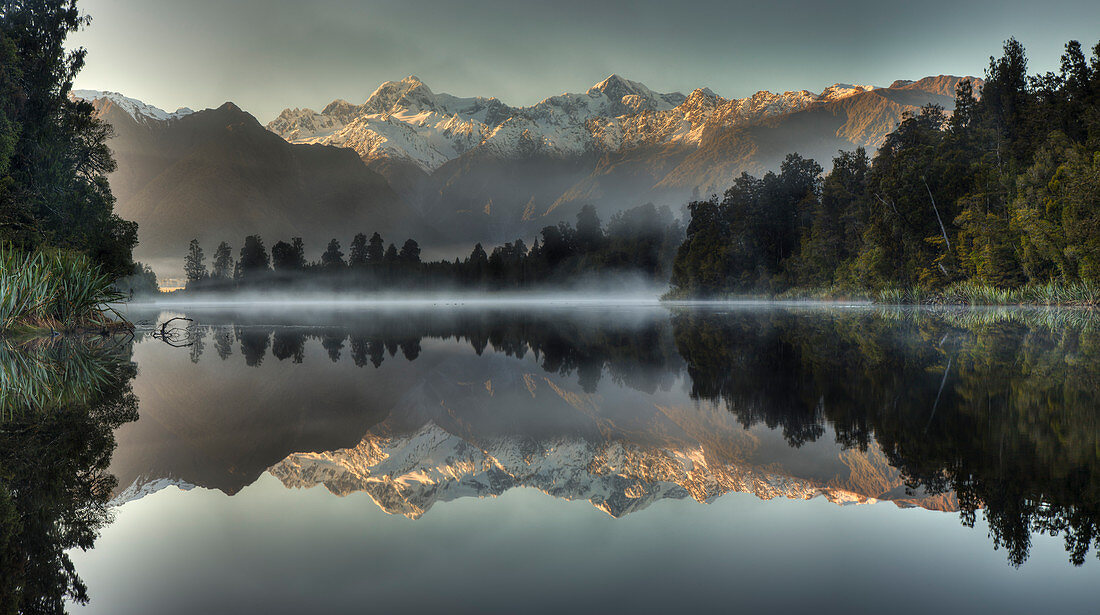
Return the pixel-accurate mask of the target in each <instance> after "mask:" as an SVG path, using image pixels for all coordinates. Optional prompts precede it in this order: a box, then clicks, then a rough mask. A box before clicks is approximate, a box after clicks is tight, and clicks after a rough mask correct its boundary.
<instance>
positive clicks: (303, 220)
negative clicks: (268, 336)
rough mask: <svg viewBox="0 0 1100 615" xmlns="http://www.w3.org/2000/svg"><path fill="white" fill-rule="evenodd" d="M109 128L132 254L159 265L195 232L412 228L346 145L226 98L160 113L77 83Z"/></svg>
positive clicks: (165, 265) (236, 234)
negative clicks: (284, 133) (277, 128)
mask: <svg viewBox="0 0 1100 615" xmlns="http://www.w3.org/2000/svg"><path fill="white" fill-rule="evenodd" d="M76 94H77V95H79V96H81V97H84V98H86V99H89V100H91V101H92V102H93V105H94V106H95V108H96V111H97V113H98V114H99V116H100V117H102V118H103V119H105V120H106V121H108V122H109V123H110V124H111V125H112V126H113V127H114V131H115V137H114V138H113V139H112V140H111V141H110V146H111V148H112V150H113V151H114V154H115V158H116V160H117V161H118V170H117V171H116V172H115V173H113V174H112V175H111V177H110V181H111V188H112V190H113V191H114V194H115V196H116V198H117V199H118V202H117V205H116V211H117V212H118V214H119V215H121V216H122V217H123V218H126V219H128V220H135V221H137V222H138V224H139V238H140V244H139V245H138V247H137V249H136V250H135V258H137V259H138V260H141V261H144V262H147V263H152V264H153V265H154V267H155V268H156V269H157V270H158V271H162V272H163V271H165V270H175V269H179V268H180V263H181V262H182V258H183V255H184V254H185V253H186V250H187V244H188V242H189V241H190V240H191V239H192V238H198V239H199V240H200V241H201V242H202V243H203V246H204V247H205V248H206V250H207V254H208V255H209V254H212V252H213V249H214V247H215V246H216V245H217V243H218V242H219V241H222V240H226V241H229V242H230V244H231V245H232V246H233V247H234V248H235V249H239V248H240V245H241V242H242V240H243V238H244V237H245V236H246V235H250V234H255V233H258V234H261V235H262V236H263V237H264V238H265V239H266V240H267V243H268V246H269V247H270V245H271V244H273V243H274V241H275V240H277V239H285V238H289V237H291V236H302V237H304V238H305V240H306V244H307V246H308V247H310V248H312V249H313V250H317V251H319V250H320V249H321V248H322V247H323V244H324V243H327V241H328V240H329V239H330V238H332V237H333V236H340V237H341V239H342V240H345V241H346V238H344V237H343V235H344V234H345V233H344V231H345V230H346V229H349V228H350V229H362V230H364V231H367V230H379V231H383V232H386V231H392V230H394V229H397V228H400V227H415V228H420V226H421V225H420V224H419V223H418V222H416V221H415V220H412V219H410V217H415V216H414V215H413V214H411V211H412V210H411V209H410V208H409V207H408V206H407V205H405V204H404V203H403V202H402V200H401V199H400V197H398V196H397V195H396V194H395V193H394V192H393V191H392V190H391V189H390V187H389V185H388V184H387V182H386V180H385V179H384V178H382V177H381V176H379V175H378V174H377V173H375V172H374V171H372V170H370V169H369V168H367V167H366V166H364V165H363V163H362V162H361V161H360V160H359V157H358V156H356V155H355V153H354V152H352V151H350V150H347V149H342V148H338V147H330V146H323V145H295V144H290V143H287V142H286V141H285V140H283V139H281V138H280V137H278V136H276V135H274V134H272V133H271V132H269V131H267V130H265V129H264V127H263V126H262V125H261V124H260V123H259V122H258V121H256V119H255V118H254V117H253V116H252V115H250V114H248V113H246V112H244V111H242V110H241V109H240V108H238V107H237V106H236V105H234V104H232V103H226V104H224V105H222V106H221V107H219V108H217V109H206V110H203V111H197V112H192V111H190V110H188V109H181V110H179V111H176V112H174V113H166V112H164V111H162V110H160V109H157V108H156V107H152V106H150V105H146V104H145V103H141V102H140V101H136V100H133V99H129V98H126V97H123V96H121V95H119V94H115V93H109V92H108V93H100V92H89V91H81V92H77V93H76Z"/></svg>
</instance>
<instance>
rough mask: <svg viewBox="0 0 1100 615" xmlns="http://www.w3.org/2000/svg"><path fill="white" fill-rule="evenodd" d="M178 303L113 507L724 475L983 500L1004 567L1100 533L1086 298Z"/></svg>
mask: <svg viewBox="0 0 1100 615" xmlns="http://www.w3.org/2000/svg"><path fill="white" fill-rule="evenodd" d="M187 315H188V316H190V317H192V318H194V319H195V322H196V323H197V324H196V325H195V326H193V327H192V328H191V330H190V332H189V335H188V341H189V342H190V343H191V344H192V345H190V346H189V347H187V348H185V349H176V348H171V347H168V346H166V345H163V344H160V343H158V342H156V341H154V340H149V339H147V338H146V339H143V340H142V341H141V342H140V343H139V344H137V346H136V349H135V356H136V360H137V362H138V363H139V365H140V366H141V368H142V374H141V375H140V376H139V377H138V379H137V380H136V381H135V385H134V387H135V391H136V393H137V394H138V397H139V398H140V399H141V408H142V420H140V421H137V422H135V423H131V424H129V425H126V426H123V427H122V428H121V429H119V430H118V432H117V436H118V439H119V443H120V444H119V450H118V453H117V454H116V456H115V459H114V462H113V464H112V467H111V469H112V472H114V473H115V474H116V475H117V476H118V477H119V480H120V482H119V485H120V486H119V488H118V490H117V491H116V494H115V501H116V502H118V503H121V502H124V501H129V500H133V499H136V498H140V497H142V496H143V495H145V494H148V493H151V492H154V491H156V490H158V489H160V488H163V487H165V486H168V485H178V486H181V487H183V488H189V487H191V486H201V487H208V488H215V489H220V490H222V491H224V492H225V493H228V494H235V493H237V492H238V491H240V490H241V489H242V488H243V487H245V486H247V485H249V484H251V483H252V482H254V481H255V480H257V478H258V477H259V476H260V475H261V474H263V473H264V472H269V473H271V474H272V475H274V476H275V477H277V478H278V479H279V480H280V481H282V482H283V484H285V485H286V486H288V487H311V486H315V485H319V484H323V485H324V486H325V487H326V488H327V489H328V490H329V491H331V492H333V493H335V494H338V495H346V494H350V493H353V492H365V493H367V494H369V495H370V497H371V498H372V499H373V500H374V501H375V502H376V503H377V504H378V506H380V507H382V508H383V509H384V510H386V511H387V512H390V513H394V514H401V515H405V516H408V517H410V518H418V517H421V516H422V515H424V514H426V513H428V511H429V510H430V509H431V507H432V506H433V504H435V503H437V502H441V501H448V500H453V499H456V498H463V497H471V496H472V497H485V496H495V495H500V494H502V493H504V492H505V491H507V490H509V489H512V488H514V487H520V486H526V487H533V488H536V489H539V490H541V491H544V492H545V493H548V494H551V495H553V496H556V497H560V498H565V499H579V500H587V501H589V502H591V503H592V504H593V505H594V506H596V507H598V508H600V509H601V510H604V511H606V512H607V513H608V514H610V515H612V516H616V517H619V516H622V515H626V514H628V513H632V512H634V511H638V510H641V509H644V508H645V507H647V506H648V505H650V504H651V503H652V502H654V501H657V500H662V499H668V498H676V499H686V498H692V499H695V500H698V501H700V502H709V501H713V499H714V498H716V497H719V496H721V495H722V494H724V493H727V492H731V491H734V492H747V493H753V494H755V495H756V496H758V497H761V498H772V497H777V496H784V497H788V498H811V497H815V496H819V495H820V496H824V497H826V498H828V499H829V500H831V501H834V502H838V503H853V502H855V503H860V502H868V501H874V500H891V501H893V502H895V503H897V504H898V505H899V506H905V507H909V506H919V507H923V508H929V509H936V510H948V511H957V513H958V514H959V515H960V516H961V519H962V521H963V523H964V524H967V525H973V524H974V523H975V521H976V520H977V518H978V515H979V511H981V512H980V514H981V515H983V516H984V518H985V519H986V520H987V521H988V523H989V526H990V538H991V540H992V543H993V546H994V547H995V548H998V549H999V548H1002V547H1003V548H1004V549H1005V550H1006V551H1007V554H1008V559H1009V561H1010V562H1011V563H1012V564H1013V565H1016V566H1019V565H1021V564H1022V563H1023V562H1024V561H1025V560H1026V559H1027V558H1028V554H1029V551H1030V547H1031V540H1032V536H1033V535H1035V534H1058V535H1060V536H1062V537H1063V538H1064V540H1065V545H1066V550H1067V552H1068V554H1069V559H1070V561H1071V562H1072V563H1074V564H1076V565H1080V564H1082V563H1083V562H1084V561H1085V559H1086V556H1087V554H1088V552H1089V550H1090V548H1093V547H1096V546H1097V544H1098V542H1100V535H1098V534H1097V529H1096V528H1097V521H1098V520H1100V497H1098V494H1100V488H1098V487H1100V485H1098V484H1097V476H1098V472H1097V468H1098V462H1100V441H1098V439H1100V410H1098V404H1097V399H1096V396H1097V391H1098V390H1100V387H1098V384H1100V383H1098V379H1100V345H1098V342H1100V334H1098V332H1097V331H1098V329H1097V320H1096V318H1095V317H1094V316H1093V315H1092V314H1091V313H1088V312H1076V311H1053V310H972V311H952V310H940V311H936V310H889V309H871V308H851V309H822V308H784V307H766V308H762V307H759V306H757V307H753V308H733V309H730V308H705V307H704V308H675V309H672V310H669V309H665V308H647V309H642V308H635V309H628V310H600V309H591V308H590V309H580V310H566V309H555V310H527V311H524V312H517V311H515V310H503V309H502V310H487V309H481V308H479V309H477V310H473V309H427V310H416V311H405V312H402V313H394V312H390V311H385V310H368V311H366V312H360V313H351V312H333V313H327V314H320V315H317V314H312V315H306V314H305V313H302V312H293V311H292V312H286V311H284V312H279V311H272V312H270V313H263V312H262V311H261V312H260V313H257V312H255V311H251V312H249V313H241V312H219V311H216V310H194V311H191V312H189V313H188V314H187ZM134 316H135V318H142V317H144V318H147V319H149V320H154V319H156V318H157V316H158V315H157V314H152V313H151V314H147V315H142V314H140V313H136V314H135V315H134ZM166 317H167V315H159V319H160V321H163V320H164V319H165V318H166Z"/></svg>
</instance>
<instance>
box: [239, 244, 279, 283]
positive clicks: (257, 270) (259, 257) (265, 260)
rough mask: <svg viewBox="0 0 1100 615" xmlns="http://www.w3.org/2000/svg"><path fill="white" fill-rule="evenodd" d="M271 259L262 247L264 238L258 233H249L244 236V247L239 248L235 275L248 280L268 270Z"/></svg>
mask: <svg viewBox="0 0 1100 615" xmlns="http://www.w3.org/2000/svg"><path fill="white" fill-rule="evenodd" d="M270 264H271V259H270V258H269V257H268V255H267V248H265V247H264V240H263V238H261V237H260V236H259V235H249V236H248V237H245V238H244V247H242V248H241V255H240V259H239V260H238V261H237V268H236V272H235V274H234V275H235V277H237V278H238V279H242V280H248V279H252V278H255V277H257V276H259V275H262V274H264V273H266V272H267V271H269V269H268V267H269V265H270Z"/></svg>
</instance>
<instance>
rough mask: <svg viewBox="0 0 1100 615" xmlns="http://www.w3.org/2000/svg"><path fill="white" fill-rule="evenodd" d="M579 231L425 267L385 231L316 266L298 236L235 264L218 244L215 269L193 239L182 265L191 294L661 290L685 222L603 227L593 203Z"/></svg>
mask: <svg viewBox="0 0 1100 615" xmlns="http://www.w3.org/2000/svg"><path fill="white" fill-rule="evenodd" d="M576 220H577V221H576V224H575V225H573V224H570V223H567V222H561V223H559V224H557V225H553V226H546V227H544V228H543V229H542V231H541V232H540V233H539V236H538V237H536V238H535V240H534V241H533V243H532V245H531V246H530V247H528V246H527V243H526V242H525V241H524V240H523V239H516V240H515V241H512V242H508V243H505V244H503V245H500V246H496V247H494V248H492V250H491V251H489V252H487V251H486V250H485V248H484V247H483V246H482V245H481V244H480V243H478V244H476V245H475V246H474V247H473V249H472V250H471V251H470V253H469V255H468V256H466V257H465V258H455V259H454V260H438V261H424V260H423V259H422V258H421V248H420V244H419V243H417V241H416V240H414V239H407V240H405V242H404V243H403V244H402V245H401V247H400V248H398V247H397V245H396V244H394V243H390V244H388V245H387V244H386V241H385V240H384V239H383V237H382V236H381V235H380V234H379V233H377V232H376V233H373V234H371V235H370V236H369V237H368V236H367V234H366V233H358V234H356V235H355V236H354V237H353V238H352V240H351V242H350V243H349V244H348V248H347V252H345V251H344V247H343V245H342V244H341V243H340V241H339V240H338V239H335V238H334V239H332V240H331V241H329V243H328V245H327V246H326V248H325V250H324V252H322V254H321V256H320V259H319V260H316V261H309V260H307V258H306V247H305V243H304V241H303V240H302V238H300V237H295V238H292V239H290V240H289V241H283V240H280V241H277V242H276V243H275V244H274V245H273V246H271V249H270V251H269V250H268V249H267V247H266V246H265V245H264V240H263V238H262V237H261V236H259V235H250V236H248V237H246V238H245V239H244V243H243V245H242V247H241V249H240V251H239V252H238V254H237V257H236V258H235V259H234V255H233V249H232V247H231V246H230V245H229V243H228V242H225V241H223V242H221V243H219V244H218V246H217V248H216V249H215V251H214V254H213V257H212V259H211V262H210V265H209V266H208V265H207V258H206V253H205V251H204V250H203V248H202V246H201V244H200V242H199V241H198V240H197V239H193V240H192V241H191V243H190V246H189V248H188V252H187V255H186V256H185V257H184V273H185V274H186V276H187V289H189V290H197V289H205V290H218V289H236V288H242V287H271V286H273V285H274V286H278V285H280V284H295V283H301V282H315V283H321V284H334V285H338V286H340V287H344V288H347V287H351V288H363V289H370V290H386V289H431V288H443V287H448V286H462V287H474V288H491V289H519V288H530V287H536V286H540V285H550V284H561V283H564V282H568V281H569V280H573V279H576V278H577V277H579V276H584V275H588V274H593V275H599V274H601V273H607V272H633V273H637V274H640V275H641V276H643V277H645V278H647V279H650V280H653V281H655V282H660V283H663V282H664V281H666V280H667V279H668V276H669V272H670V271H671V264H672V259H673V256H674V254H675V250H676V249H677V247H678V246H679V245H680V242H681V241H682V239H683V228H682V226H681V223H680V221H679V220H678V219H677V218H676V217H675V216H674V215H673V213H672V211H671V210H670V209H669V208H668V207H656V206H655V205H653V204H651V203H648V204H645V205H642V206H639V207H635V208H633V209H629V210H625V211H622V212H619V213H616V214H615V215H613V216H612V217H611V219H610V220H609V222H608V224H607V227H606V229H605V228H604V225H603V224H602V222H601V221H600V218H599V216H598V215H597V213H596V210H595V208H594V207H592V206H591V205H586V206H584V207H583V208H581V210H580V212H579V213H578V214H577V217H576Z"/></svg>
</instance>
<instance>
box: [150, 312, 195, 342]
mask: <svg viewBox="0 0 1100 615" xmlns="http://www.w3.org/2000/svg"><path fill="white" fill-rule="evenodd" d="M177 320H180V321H185V322H195V321H194V320H192V319H190V318H184V317H182V316H177V317H175V318H169V319H168V320H166V321H164V322H162V323H161V325H160V328H159V329H154V330H153V339H157V340H160V341H162V342H164V343H165V344H168V345H169V346H172V347H173V348H186V347H188V346H193V345H194V344H195V342H194V341H192V340H191V339H190V338H191V330H190V326H187V327H172V328H169V327H168V325H170V324H171V323H173V322H175V321H177Z"/></svg>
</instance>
